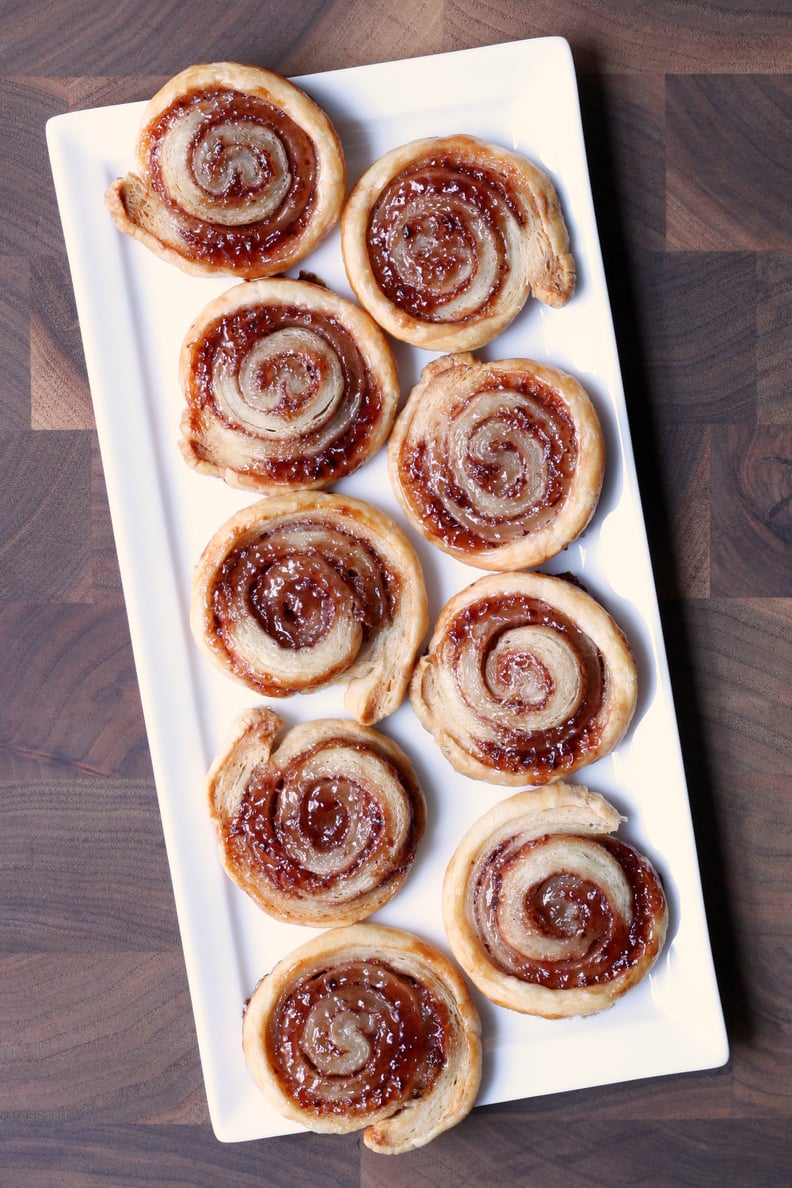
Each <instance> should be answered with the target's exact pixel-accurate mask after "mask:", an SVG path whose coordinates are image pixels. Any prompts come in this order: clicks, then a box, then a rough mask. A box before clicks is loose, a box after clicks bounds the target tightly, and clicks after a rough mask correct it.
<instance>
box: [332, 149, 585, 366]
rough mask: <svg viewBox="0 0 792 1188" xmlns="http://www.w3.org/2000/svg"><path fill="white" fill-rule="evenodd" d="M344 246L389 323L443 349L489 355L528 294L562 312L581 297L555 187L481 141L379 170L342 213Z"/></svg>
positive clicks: (392, 155) (354, 276)
mask: <svg viewBox="0 0 792 1188" xmlns="http://www.w3.org/2000/svg"><path fill="white" fill-rule="evenodd" d="M341 247H342V252H343V256H344V264H345V267H346V271H347V275H348V277H349V281H350V284H351V285H352V288H353V289H354V291H355V293H356V295H357V297H358V300H359V301H360V303H361V304H362V305H363V306H364V307H365V308H366V309H368V310H369V312H370V313H371V314H372V315H373V316H374V317H375V318H376V320H377V321H378V322H379V323H380V325H381V326H384V328H385V329H386V330H388V331H389V332H390V333H391V334H393V335H394V336H395V337H396V338H400V339H403V340H404V341H405V342H410V343H413V344H414V345H416V346H422V347H428V348H432V349H436V350H460V349H463V348H468V349H469V348H473V347H478V346H483V344H484V343H486V342H490V341H491V340H492V339H493V338H495V336H496V335H497V334H499V333H500V331H501V330H503V329H504V328H505V327H506V326H507V325H508V324H509V323H510V322H511V321H512V320H513V318H514V317H516V315H517V314H518V313H519V312H520V310H521V309H522V307H523V305H524V304H525V301H526V299H527V297H528V295H529V293H533V295H534V296H535V297H536V298H538V299H539V300H540V301H543V302H545V303H546V304H548V305H552V306H561V305H564V304H565V303H566V302H567V301H568V300H569V299H570V297H571V296H572V293H573V292H574V287H575V265H574V261H573V258H572V256H571V255H570V252H569V235H568V232H567V228H566V224H565V222H564V219H563V215H562V213H561V208H560V204H559V201H558V195H557V193H556V191H555V188H554V186H553V184H552V182H551V181H550V178H549V177H548V176H547V174H546V173H544V172H543V171H542V170H541V169H539V168H538V167H537V166H536V165H534V164H533V163H532V162H530V161H528V160H526V158H525V157H522V156H520V155H519V154H517V153H515V152H512V151H510V150H507V149H503V148H500V147H497V146H495V145H491V144H486V143H485V142H484V141H482V140H479V139H477V138H476V137H473V136H462V135H458V136H447V137H430V138H427V139H424V140H417V141H412V142H411V143H409V144H406V145H402V146H401V147H399V148H396V149H393V150H391V151H390V152H389V153H386V154H385V155H384V156H383V157H380V158H379V160H377V161H375V162H374V164H373V165H371V166H370V167H369V169H367V170H366V172H365V173H364V174H363V176H362V177H361V178H360V179H359V181H358V182H357V183H356V185H355V187H354V188H353V190H352V192H351V194H350V196H349V198H348V199H347V202H346V204H345V206H344V210H343V212H342V216H341Z"/></svg>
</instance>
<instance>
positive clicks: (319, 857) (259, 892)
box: [207, 706, 426, 927]
mask: <svg viewBox="0 0 792 1188" xmlns="http://www.w3.org/2000/svg"><path fill="white" fill-rule="evenodd" d="M282 727H283V722H282V720H281V719H280V718H279V717H278V715H277V714H276V713H274V712H273V711H272V710H271V709H268V708H266V707H263V706H262V707H257V708H255V709H250V710H247V711H246V712H244V713H243V714H241V715H240V717H239V718H238V719H237V721H236V723H235V724H234V727H233V729H232V732H231V735H230V737H229V739H228V741H227V743H226V745H225V746H224V747H223V748H222V749H221V751H220V753H219V754H218V755H217V757H216V758H215V761H214V763H213V764H212V767H211V768H210V771H209V776H208V781H207V786H208V793H209V811H210V814H211V817H212V820H213V821H214V824H215V829H216V832H217V840H218V847H219V851H220V856H221V860H222V863H223V866H224V868H225V870H226V872H227V873H228V875H229V876H230V877H231V879H232V880H233V881H234V882H235V883H236V884H237V886H239V887H241V888H242V890H243V891H245V892H246V893H247V894H248V895H249V896H250V897H251V898H252V899H253V900H254V902H255V903H257V904H258V906H259V907H260V908H262V909H263V910H264V911H265V912H267V913H268V914H269V915H271V916H274V917H276V918H277V919H279V920H286V921H289V922H292V923H296V924H306V925H313V926H316V927H321V926H324V925H327V924H347V923H353V922H355V921H357V920H362V919H364V918H365V917H366V916H368V915H371V913H372V912H375V911H377V909H378V908H380V907H382V906H383V905H384V904H386V903H387V902H388V900H390V899H391V898H392V897H393V896H394V895H395V894H396V892H397V891H398V890H399V888H400V887H401V886H402V884H403V882H404V880H405V878H406V877H407V874H408V873H409V871H410V869H411V867H412V864H413V862H414V859H415V853H416V849H417V846H418V844H419V842H420V839H421V837H422V835H423V831H424V824H425V818H426V809H425V803H424V798H423V792H422V790H421V786H420V784H419V783H418V778H417V776H416V774H415V772H414V770H413V767H412V764H411V763H410V761H409V759H408V758H407V756H406V755H405V754H404V752H403V751H402V750H401V748H400V747H398V746H397V745H396V744H395V743H394V742H392V741H391V739H389V738H387V737H386V736H385V735H384V734H381V733H380V732H379V731H377V730H374V729H372V727H370V726H361V725H359V724H358V723H357V722H351V721H349V720H347V719H322V720H320V721H315V722H305V723H301V724H300V725H297V726H293V727H292V728H291V729H290V730H287V731H286V732H285V733H284V734H283V736H282V737H281V738H280V739H278V735H279V734H280V733H281V730H282Z"/></svg>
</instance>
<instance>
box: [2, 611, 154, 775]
mask: <svg viewBox="0 0 792 1188" xmlns="http://www.w3.org/2000/svg"><path fill="white" fill-rule="evenodd" d="M0 641H2V644H1V646H0V714H1V715H2V728H3V731H2V747H0V778H2V779H6V780H26V781H33V780H42V779H43V780H46V779H61V780H64V781H69V780H73V779H74V778H75V776H93V777H96V778H97V779H106V778H108V777H113V776H122V777H125V778H127V779H145V778H148V777H149V776H150V774H151V764H150V760H149V753H148V745H147V743H146V736H145V729H144V725H143V714H142V710H141V706H140V694H139V692H138V687H137V681H136V677H135V669H134V664H133V659H132V650H131V645H130V642H129V630H128V626H127V620H126V614H125V612H124V610H123V609H122V608H119V607H109V608H108V607H107V606H104V605H102V604H96V605H92V604H90V603H80V604H64V605H60V606H59V605H57V604H54V605H47V604H46V603H33V604H30V603H25V602H16V603H10V604H7V605H2V604H0ZM32 707H33V709H32Z"/></svg>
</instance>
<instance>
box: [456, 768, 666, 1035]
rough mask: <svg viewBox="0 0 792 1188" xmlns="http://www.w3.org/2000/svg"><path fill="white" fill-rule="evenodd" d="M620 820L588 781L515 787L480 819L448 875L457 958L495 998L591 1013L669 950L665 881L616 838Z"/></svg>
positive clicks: (535, 1011)
mask: <svg viewBox="0 0 792 1188" xmlns="http://www.w3.org/2000/svg"><path fill="white" fill-rule="evenodd" d="M622 820H623V818H622V817H620V815H619V814H618V813H617V812H616V810H615V809H614V808H613V806H612V805H610V804H609V803H608V802H607V801H606V800H605V799H604V798H603V797H601V796H599V795H597V794H596V793H594V792H590V791H589V790H588V789H587V788H584V787H574V786H572V785H570V784H564V783H555V784H550V785H548V786H547V787H546V788H541V789H536V790H528V791H525V792H518V793H517V794H516V795H515V796H512V797H510V798H509V799H507V800H505V801H502V802H501V803H500V804H498V805H496V806H495V808H493V809H491V810H490V812H488V813H486V814H485V815H484V816H483V817H482V818H481V819H480V820H479V821H477V822H476V823H475V824H474V825H473V827H472V828H471V829H470V830H469V832H468V833H467V834H466V835H465V837H464V838H463V839H462V841H461V843H460V845H459V846H458V848H457V850H456V852H455V853H454V855H453V857H452V859H451V862H450V863H449V865H448V868H447V870H446V875H445V880H444V883H443V917H444V922H445V927H446V932H447V934H448V939H449V942H450V944H451V948H452V950H453V952H454V956H455V957H456V959H457V961H459V963H460V965H461V966H462V967H463V969H464V970H465V971H466V972H467V974H468V975H469V977H470V978H471V980H472V981H473V982H474V983H475V984H476V985H477V986H478V988H479V989H480V990H481V991H482V993H483V994H485V995H486V996H487V997H488V998H490V999H492V1001H493V1002H496V1003H498V1004H499V1005H501V1006H505V1007H509V1008H510V1009H511V1010H515V1011H521V1012H523V1013H525V1014H531V1015H542V1016H544V1017H545V1018H563V1017H566V1016H570V1015H591V1014H594V1013H596V1012H598V1011H602V1010H605V1009H607V1008H608V1007H610V1006H612V1005H613V1003H614V1002H615V1001H616V1000H617V999H618V998H620V997H621V995H623V994H625V993H626V992H627V991H628V990H630V989H631V988H632V987H633V986H635V985H637V984H638V982H640V981H641V979H642V978H644V977H645V976H646V974H647V973H648V972H649V970H650V969H651V967H652V965H653V964H654V962H655V961H656V959H657V956H658V954H659V952H660V950H661V949H662V946H663V942H664V940H665V936H666V929H667V925H668V909H667V905H666V899H665V894H664V892H663V888H662V885H661V883H660V879H659V878H658V875H657V873H656V871H655V870H654V868H653V867H652V865H651V863H650V862H649V861H648V859H647V858H645V857H644V856H643V855H642V854H640V853H639V852H638V851H637V850H636V849H635V848H634V847H633V846H630V845H628V844H627V843H626V842H623V841H620V840H618V839H617V838H614V837H612V836H611V835H612V834H613V833H615V831H616V830H617V829H618V827H619V824H620V822H621V821H622Z"/></svg>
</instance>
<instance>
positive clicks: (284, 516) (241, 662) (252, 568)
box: [190, 491, 428, 724]
mask: <svg viewBox="0 0 792 1188" xmlns="http://www.w3.org/2000/svg"><path fill="white" fill-rule="evenodd" d="M190 612H191V613H190V619H191V625H192V629H193V634H194V636H195V639H196V641H197V642H198V644H199V646H200V647H201V648H202V649H203V651H204V652H205V654H206V655H207V656H208V657H209V658H210V659H211V660H212V661H213V662H214V663H215V664H217V665H218V666H219V667H220V668H221V669H223V671H225V672H226V673H227V674H229V675H230V676H233V677H235V678H236V679H237V680H240V681H242V682H243V683H244V684H246V685H247V686H248V687H249V688H251V689H254V690H255V691H256V692H257V693H261V694H262V695H264V696H265V697H286V696H289V695H290V694H292V693H301V692H307V691H309V690H312V689H317V688H320V687H322V686H325V685H327V684H330V683H332V682H337V681H343V682H344V683H346V685H347V692H346V696H345V705H346V707H347V709H348V710H349V712H350V713H351V714H352V715H353V717H355V718H356V719H357V720H358V721H359V722H363V723H365V724H371V723H373V722H376V721H378V720H379V719H380V718H384V717H385V716H386V715H387V714H389V713H392V712H393V710H394V709H396V707H397V706H398V705H399V704H400V703H401V701H402V700H403V697H404V694H405V691H406V688H407V684H408V681H409V679H410V675H411V673H412V670H413V665H414V661H415V656H416V653H417V650H418V648H419V646H420V643H421V640H422V639H423V636H424V633H425V631H426V627H427V623H428V615H427V601H426V588H425V585H424V579H423V573H422V571H421V567H420V564H419V561H418V558H417V556H416V555H415V552H414V550H413V548H412V546H411V545H410V544H409V542H408V541H407V539H406V538H405V536H404V534H403V533H402V532H401V530H400V529H399V528H398V526H397V525H396V524H395V523H394V522H393V520H391V518H390V517H389V516H386V515H385V514H384V513H383V512H381V511H379V510H378V509H376V508H374V507H372V506H370V505H369V504H367V503H364V502H362V501H361V500H358V499H351V498H349V497H347V496H343V495H338V494H329V493H326V492H314V491H304V492H297V493H295V494H293V495H275V496H272V497H270V498H268V499H262V500H259V501H258V502H256V503H254V504H253V505H251V506H250V507H246V508H243V509H242V510H241V511H239V512H237V513H236V514H235V515H234V516H232V517H231V518H230V519H229V520H228V521H227V522H226V523H225V524H223V525H222V526H221V527H220V528H219V529H218V530H217V532H216V533H215V535H214V536H213V537H212V539H211V540H210V541H209V543H208V544H207V546H206V548H205V549H204V551H203V554H202V556H201V558H200V560H199V562H198V565H197V566H196V569H195V574H194V578H193V588H192V599H191V607H190Z"/></svg>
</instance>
